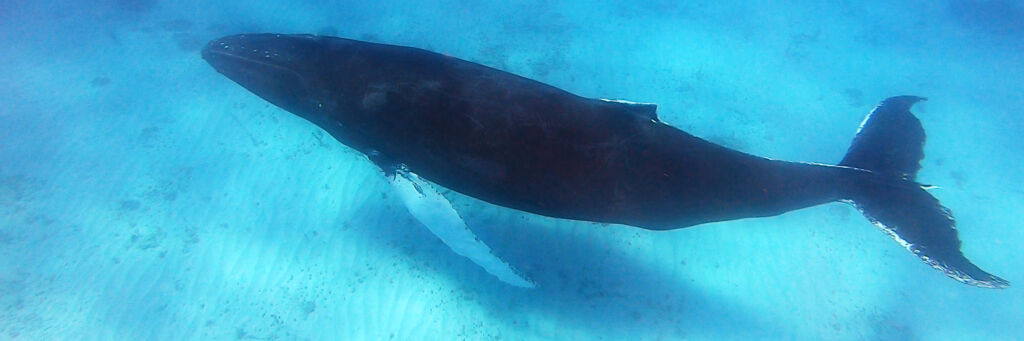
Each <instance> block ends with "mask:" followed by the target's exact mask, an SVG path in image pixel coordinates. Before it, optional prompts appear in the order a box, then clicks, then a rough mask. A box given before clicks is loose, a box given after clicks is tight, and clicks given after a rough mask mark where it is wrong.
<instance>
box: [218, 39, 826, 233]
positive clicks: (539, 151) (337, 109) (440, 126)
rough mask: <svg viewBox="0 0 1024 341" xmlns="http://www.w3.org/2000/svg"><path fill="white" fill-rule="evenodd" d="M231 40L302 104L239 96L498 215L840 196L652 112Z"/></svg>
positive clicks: (401, 52)
mask: <svg viewBox="0 0 1024 341" xmlns="http://www.w3.org/2000/svg"><path fill="white" fill-rule="evenodd" d="M243 37H244V38H243ZM280 37H289V39H286V40H280ZM232 39H233V38H231V37H228V38H224V39H221V40H218V41H215V42H213V43H211V46H208V48H207V50H206V52H204V56H206V58H207V60H217V59H237V58H252V59H253V60H256V61H262V60H267V59H270V60H271V61H270V62H274V63H278V64H276V65H277V66H276V67H279V68H281V69H282V70H284V69H288V70H292V71H290V72H287V73H288V74H289V75H288V77H295V78H296V79H295V80H294V83H295V85H294V86H292V87H289V88H292V90H293V92H294V93H295V94H292V95H289V97H288V98H284V99H281V98H276V97H275V96H277V95H270V96H267V95H265V94H264V93H261V91H260V90H259V88H261V87H262V85H259V84H257V85H252V84H249V85H247V84H245V83H241V84H242V85H243V86H246V87H247V88H250V90H254V89H252V88H253V87H255V88H257V89H255V90H254V92H255V93H257V94H258V95H261V96H262V97H264V98H265V99H267V100H269V101H271V102H273V103H275V104H278V105H279V106H281V107H283V108H285V109H287V110H289V111H291V112H293V113H295V114H298V115H299V116H302V117H305V118H307V119H309V120H310V121H312V122H314V123H316V124H317V125H319V126H320V127H321V128H323V129H324V130H326V131H327V132H329V133H331V134H332V135H333V136H334V137H336V138H337V139H338V140H340V141H341V142H343V143H345V144H347V145H349V146H351V147H353V148H356V149H358V150H360V151H362V152H364V153H366V154H367V155H369V156H370V157H371V159H373V160H374V161H375V162H377V163H378V164H379V165H381V167H382V168H384V169H385V170H387V169H388V168H389V167H394V165H396V164H404V165H405V166H406V167H407V168H408V169H409V170H411V171H413V172H416V173H417V174H419V175H420V176H422V177H423V178H426V179H428V180H430V181H433V182H435V183H437V184H439V185H441V186H444V187H447V188H449V189H452V190H455V191H457V192H459V193H462V194H465V195H468V196H472V197H475V198H478V199H481V200H484V201H487V202H490V203H493V204H496V205H500V206H505V207H510V208H514V209H518V210H522V211H527V212H532V213H536V214H541V215H545V216H550V217H557V218H566V219H576V220H586V221H595V222H606V223H619V224H626V225H633V226H638V227H642V228H647V229H659V230H662V229H673V228H681V227H686V226H692V225H695V224H700V223H705V222H711V221H722V220H731V219H737V218H744V217H755V216H769V215H775V214H779V213H783V212H786V211H789V210H793V209H797V208H801V207H807V206H811V205H816V204H822V203H826V202H830V201H834V200H837V199H839V191H837V188H836V186H834V185H828V186H823V185H822V184H823V183H824V182H833V183H834V182H836V181H838V179H839V177H838V175H837V173H839V171H838V170H836V169H835V167H831V168H832V169H830V167H826V166H822V165H811V164H800V163H790V162H783V161H775V160H769V159H765V158H761V157H757V156H753V155H749V154H745V153H742V152H738V151H735V150H731V149H728V148H725V147H722V146H719V145H716V144H714V143H711V142H708V141H705V140H702V139H700V138H697V137H695V136H693V135H690V134H688V133H686V132H684V131H682V130H679V129H677V128H675V127H672V126H670V125H667V124H665V123H663V122H661V121H659V120H658V119H657V117H656V116H655V115H654V112H653V107H650V106H643V105H631V104H623V103H618V102H609V101H603V100H598V99H590V98H584V97H580V96H577V95H574V94H571V93H569V92H567V91H564V90H561V89H558V88H555V87H552V86H549V85H546V84H543V83H541V82H538V81H534V80H531V79H527V78H524V77H520V76H517V75H514V74H511V73H508V72H504V71H501V70H497V69H493V68H490V67H486V66H483V65H480V64H476V63H472V62H468V61H464V60H461V59H458V58H454V57H450V56H445V55H442V54H438V53H434V52H430V51H426V50H421V49H416V48H410V47H402V46H394V45H385V44H375V43H368V42H360V41H354V40H348V39H342V38H333V37H318V36H280V35H246V36H236V37H235V38H234V41H233V40H232ZM224 46H227V48H224ZM253 50H255V51H253ZM266 51H270V52H269V55H270V57H271V58H266V56H267V55H268V54H267V53H265V52H266ZM275 51H278V52H275ZM229 53H235V54H242V55H241V56H233V57H225V56H227V55H228V54H229ZM275 53H277V54H278V56H276V57H275V56H274V54H275ZM275 58H276V59H275ZM211 64H214V65H215V66H216V65H217V62H216V61H211ZM222 64H228V63H227V62H225V63H222ZM222 72H223V71H222ZM230 72H231V71H228V73H230ZM283 77H285V76H278V77H276V78H268V79H265V80H260V79H254V80H252V81H251V82H255V83H264V84H274V83H277V82H279V81H280V78H283ZM324 89H326V90H324Z"/></svg>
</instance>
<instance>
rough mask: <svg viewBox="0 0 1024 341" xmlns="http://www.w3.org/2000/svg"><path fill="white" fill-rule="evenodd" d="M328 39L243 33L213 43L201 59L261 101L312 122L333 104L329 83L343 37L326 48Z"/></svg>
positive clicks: (342, 43) (308, 36) (203, 51)
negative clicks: (335, 53) (261, 99)
mask: <svg viewBox="0 0 1024 341" xmlns="http://www.w3.org/2000/svg"><path fill="white" fill-rule="evenodd" d="M324 40H325V38H324V37H318V36H312V35H282V34H240V35H232V36H227V37H223V38H219V39H215V40H213V41H211V42H209V43H208V44H207V45H206V46H205V47H204V48H203V50H202V55H203V59H205V60H206V62H207V63H209V64H210V65H211V66H213V68H214V69H216V70H217V72H220V73H221V74H223V75H224V76H227V77H228V78H230V79H231V80H233V81H234V82H236V83H238V84H239V85H241V86H243V87H245V88H246V89H248V90H249V91H252V92H253V93H255V94H256V95H258V96H260V97H262V98H263V99H265V100H267V101H269V102H270V103H273V104H274V105H277V106H278V107H281V108H283V109H285V110H288V111H290V112H292V113H294V114H296V115H299V116H302V117H304V118H306V119H309V120H311V121H314V122H316V121H319V120H318V118H319V117H321V116H323V115H322V114H323V113H325V112H327V111H328V108H326V107H328V106H331V105H332V101H331V100H330V99H331V98H333V97H335V96H334V94H332V93H327V92H328V91H331V90H333V89H334V87H332V86H330V85H329V84H331V78H332V77H333V75H332V72H330V71H331V70H332V69H334V68H337V66H336V65H334V64H335V63H334V61H335V58H334V57H335V56H334V52H337V49H339V48H340V49H344V46H343V45H344V42H343V41H340V42H339V41H332V44H330V45H331V46H334V47H335V49H331V48H325V47H326V46H328V44H325V41H324Z"/></svg>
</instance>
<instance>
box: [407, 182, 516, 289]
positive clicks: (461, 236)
mask: <svg viewBox="0 0 1024 341" xmlns="http://www.w3.org/2000/svg"><path fill="white" fill-rule="evenodd" d="M390 178H391V187H392V188H394V189H395V192H397V193H398V197H399V198H401V199H402V202H403V203H404V204H405V208H406V209H408V210H409V213H410V214H412V216H413V217H416V220H419V222H420V223H422V224H423V225H424V226H426V227H427V229H429V230H430V232H433V233H434V235H435V236H437V237H438V238H441V241H442V242H444V243H445V244H446V245H448V247H450V248H451V249H452V251H455V253H457V254H459V255H462V256H463V257H466V258H469V259H470V260H472V261H473V263H476V264H477V265H479V266H480V267H483V268H484V270H486V271H487V272H488V273H490V274H491V275H494V277H497V278H498V279H499V280H501V281H502V282H505V283H508V284H511V285H514V286H517V287H522V288H533V287H534V284H533V283H532V282H530V281H529V280H527V279H526V278H524V277H523V276H520V275H519V273H518V272H516V270H515V269H513V268H512V266H511V265H509V264H508V263H505V262H504V261H502V260H501V259H500V258H498V256H495V255H494V254H493V253H491V248H489V247H487V245H485V244H484V243H483V242H481V241H480V239H477V238H476V235H474V234H473V231H471V230H470V229H469V227H468V226H466V222H464V221H462V218H461V217H459V213H458V212H456V211H455V208H453V207H452V204H451V202H449V201H448V199H445V197H444V196H443V195H441V193H439V192H438V191H437V190H435V189H434V187H432V186H430V184H429V183H427V181H426V180H423V179H421V178H420V177H419V176H417V175H416V174H414V173H411V172H408V171H406V170H403V169H399V170H396V172H395V175H394V176H393V177H390Z"/></svg>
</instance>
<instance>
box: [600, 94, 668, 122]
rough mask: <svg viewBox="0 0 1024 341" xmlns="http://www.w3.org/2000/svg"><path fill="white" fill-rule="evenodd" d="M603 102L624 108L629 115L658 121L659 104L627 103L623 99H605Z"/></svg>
mask: <svg viewBox="0 0 1024 341" xmlns="http://www.w3.org/2000/svg"><path fill="white" fill-rule="evenodd" d="M601 101H604V102H605V103H613V104H615V105H619V106H621V107H622V108H624V109H625V110H626V111H628V112H629V113H632V114H634V115H639V116H641V117H644V118H647V119H651V120H658V105H657V104H654V103H639V102H630V101H625V100H621V99H604V98H602V99H601Z"/></svg>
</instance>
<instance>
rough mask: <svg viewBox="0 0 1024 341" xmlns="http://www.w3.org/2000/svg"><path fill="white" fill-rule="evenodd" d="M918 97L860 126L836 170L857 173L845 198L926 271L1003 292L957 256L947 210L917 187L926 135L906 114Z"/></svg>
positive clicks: (884, 106) (894, 100) (902, 99)
mask: <svg viewBox="0 0 1024 341" xmlns="http://www.w3.org/2000/svg"><path fill="white" fill-rule="evenodd" d="M923 100H925V98H922V97H916V96H899V97H891V98H888V99H886V100H884V101H882V103H881V104H879V106H878V107H876V108H875V109H874V110H873V111H872V112H871V113H870V114H869V115H868V117H867V118H865V120H864V122H863V123H862V124H861V126H860V130H859V131H858V132H857V135H856V137H855V138H854V140H853V144H852V145H851V146H850V149H849V150H848V151H847V153H846V156H845V157H843V160H842V162H840V163H839V165H840V166H845V167H850V168H856V169H858V170H862V171H858V172H853V173H851V174H853V176H854V179H853V180H852V181H851V182H850V183H851V184H852V185H851V186H850V187H852V188H850V189H849V191H848V194H847V195H846V198H845V199H846V200H845V201H847V202H849V203H851V204H853V205H854V206H855V207H857V209H858V210H860V212H861V213H863V214H864V216H865V217H867V218H868V220H870V221H871V222H872V223H874V224H875V225H876V226H878V227H880V228H881V229H882V230H883V231H885V232H886V234H888V235H889V236H891V237H892V238H893V239H895V240H896V241H897V242H899V243H900V245H903V247H905V248H907V250H910V252H912V253H914V255H917V256H918V257H919V258H921V260H923V261H924V262H925V263H928V265H931V266H932V267H934V268H936V269H938V270H940V271H942V272H943V273H945V274H946V275H947V276H949V277H952V278H953V279H956V280H958V281H960V282H963V283H966V284H969V285H974V286H979V287H986V288H1004V287H1007V286H1009V285H1010V283H1009V282H1007V281H1006V280H1004V279H1002V278H999V277H997V276H995V275H992V274H990V273H987V272H985V271H984V270H981V269H980V268H978V266H976V265H974V264H973V263H971V261H970V260H968V259H967V258H966V257H964V254H963V253H962V252H960V239H959V238H958V237H957V230H956V221H955V220H954V219H953V215H952V213H951V212H950V210H949V209H947V208H945V207H943V206H942V205H941V204H940V203H939V201H938V199H936V198H935V197H933V196H932V195H931V194H929V193H928V192H927V191H926V187H927V186H924V185H921V184H919V183H917V182H916V181H915V177H916V175H917V171H918V170H919V169H920V168H921V164H920V161H921V159H922V158H924V141H925V134H924V129H923V128H922V127H921V122H920V121H918V119H917V118H916V117H914V115H913V114H912V113H911V112H910V107H911V106H913V105H914V104H915V103H917V102H920V101H923Z"/></svg>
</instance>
